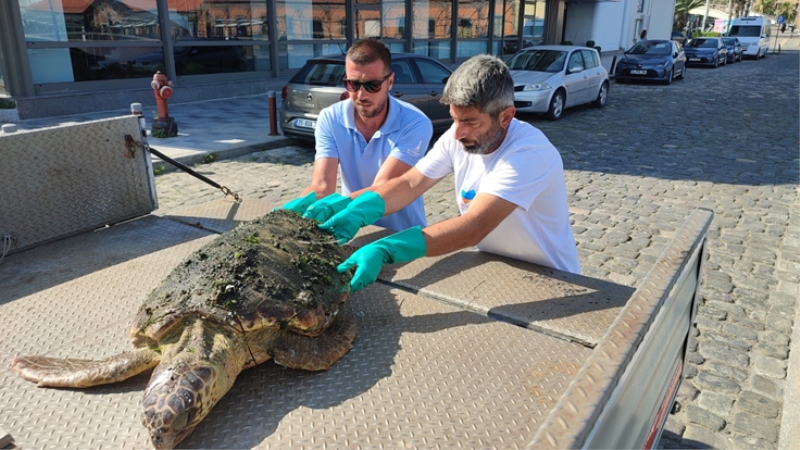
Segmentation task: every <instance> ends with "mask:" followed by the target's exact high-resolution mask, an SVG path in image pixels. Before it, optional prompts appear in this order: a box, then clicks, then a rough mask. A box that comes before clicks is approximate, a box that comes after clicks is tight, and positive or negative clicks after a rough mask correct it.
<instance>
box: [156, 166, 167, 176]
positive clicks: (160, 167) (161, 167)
mask: <svg viewBox="0 0 800 450" xmlns="http://www.w3.org/2000/svg"><path fill="white" fill-rule="evenodd" d="M164 170H166V167H164V166H155V167H153V174H154V175H161V174H162V173H164Z"/></svg>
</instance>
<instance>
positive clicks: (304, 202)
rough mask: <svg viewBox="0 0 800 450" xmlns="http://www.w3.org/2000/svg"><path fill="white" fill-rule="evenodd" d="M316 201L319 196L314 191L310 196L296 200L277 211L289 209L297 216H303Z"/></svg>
mask: <svg viewBox="0 0 800 450" xmlns="http://www.w3.org/2000/svg"><path fill="white" fill-rule="evenodd" d="M315 201H317V194H316V193H315V192H314V191H311V192H309V193H308V194H306V195H304V196H302V197H300V198H296V199H294V200H292V201H290V202H288V203H286V204H285V205H283V206H280V207H278V208H275V209H288V210H289V211H294V212H296V213H297V214H303V213H304V212H306V209H308V207H309V206H311V205H312V204H313V203H314V202H315Z"/></svg>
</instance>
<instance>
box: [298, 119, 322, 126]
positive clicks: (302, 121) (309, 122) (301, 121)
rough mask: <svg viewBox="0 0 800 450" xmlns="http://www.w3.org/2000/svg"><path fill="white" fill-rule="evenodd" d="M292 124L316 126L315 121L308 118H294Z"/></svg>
mask: <svg viewBox="0 0 800 450" xmlns="http://www.w3.org/2000/svg"><path fill="white" fill-rule="evenodd" d="M294 126H296V127H302V128H316V127H317V121H316V120H308V119H294Z"/></svg>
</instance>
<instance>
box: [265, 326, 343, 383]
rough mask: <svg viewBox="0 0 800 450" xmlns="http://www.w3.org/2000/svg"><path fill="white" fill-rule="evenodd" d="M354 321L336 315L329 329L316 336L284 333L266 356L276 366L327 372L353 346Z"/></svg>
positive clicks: (273, 343) (275, 341) (272, 343)
mask: <svg viewBox="0 0 800 450" xmlns="http://www.w3.org/2000/svg"><path fill="white" fill-rule="evenodd" d="M355 338H356V321H355V320H354V319H353V318H352V317H346V316H343V315H342V314H338V315H337V317H336V319H334V321H333V323H331V325H330V327H328V329H327V330H325V332H324V333H322V334H321V335H319V336H317V337H310V336H303V335H300V334H296V333H292V332H291V331H288V330H284V331H283V332H282V333H281V335H280V336H279V337H277V338H276V339H275V340H274V341H273V342H271V345H270V348H269V350H268V353H270V354H271V355H272V358H273V359H274V360H275V362H276V363H278V364H280V365H282V366H285V367H289V368H291V369H301V370H309V371H318V370H328V369H329V368H330V367H331V366H332V365H333V364H334V363H335V362H336V361H338V360H339V359H340V358H341V357H342V356H344V355H345V354H346V353H347V352H349V351H350V349H351V348H352V347H353V340H354V339H355Z"/></svg>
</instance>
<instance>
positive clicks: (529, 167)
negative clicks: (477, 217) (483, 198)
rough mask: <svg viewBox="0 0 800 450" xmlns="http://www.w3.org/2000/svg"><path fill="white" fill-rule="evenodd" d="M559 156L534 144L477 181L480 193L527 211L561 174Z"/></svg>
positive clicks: (551, 148)
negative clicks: (558, 174)
mask: <svg viewBox="0 0 800 450" xmlns="http://www.w3.org/2000/svg"><path fill="white" fill-rule="evenodd" d="M563 170H564V168H563V165H562V162H561V156H560V155H559V154H558V151H557V150H556V149H555V148H553V147H552V146H546V145H537V146H531V147H527V148H526V149H525V150H522V151H517V152H514V153H512V154H510V155H508V157H506V158H504V159H503V160H502V161H499V162H498V164H497V166H495V167H494V169H493V170H492V171H491V173H489V174H488V175H487V177H486V178H484V179H483V181H482V182H481V187H480V189H479V190H478V192H480V193H486V194H491V195H494V196H495V197H499V198H502V199H503V200H507V201H509V202H511V203H514V204H515V205H517V206H519V207H520V208H522V209H523V210H525V211H527V210H528V208H530V206H531V204H533V201H534V200H536V198H537V197H538V196H539V195H541V194H542V192H543V191H544V190H546V189H547V188H548V186H549V185H550V183H551V182H552V180H554V179H556V178H558V177H555V176H554V175H555V174H557V173H561V172H563Z"/></svg>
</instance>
